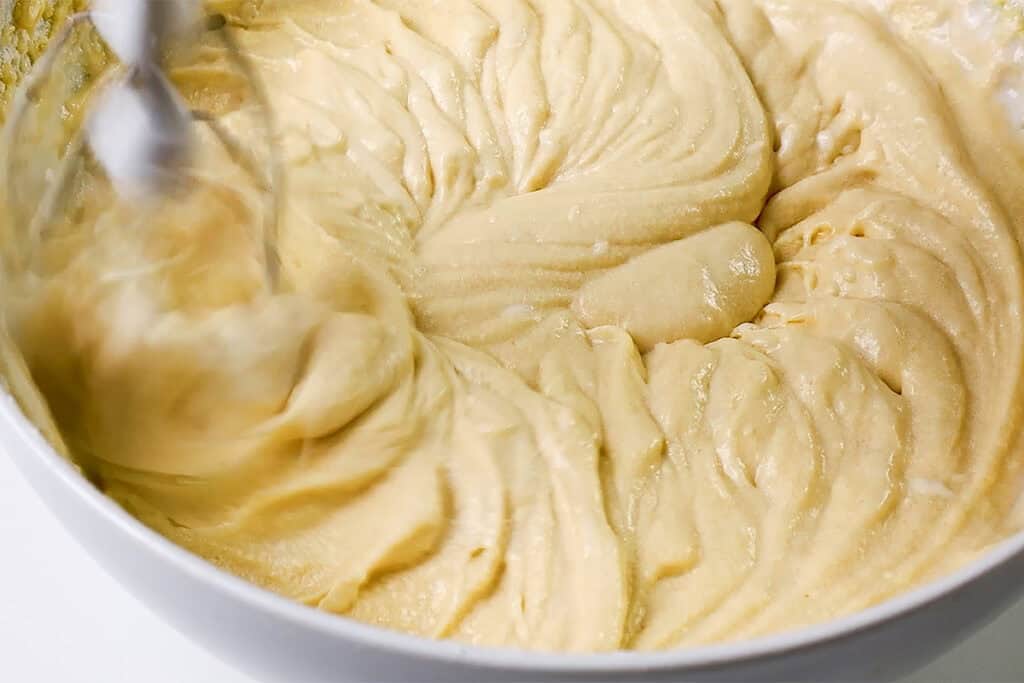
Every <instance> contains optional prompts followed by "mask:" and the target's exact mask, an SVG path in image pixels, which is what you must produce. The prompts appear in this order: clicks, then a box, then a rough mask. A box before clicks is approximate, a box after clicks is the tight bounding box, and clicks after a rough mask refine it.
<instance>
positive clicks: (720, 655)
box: [0, 390, 1024, 675]
mask: <svg viewBox="0 0 1024 683" xmlns="http://www.w3.org/2000/svg"><path fill="white" fill-rule="evenodd" d="M0 396H2V398H0V426H4V427H6V428H8V429H9V430H10V433H11V434H13V435H14V436H16V437H17V440H18V443H17V444H13V447H18V446H21V447H24V448H26V449H27V450H28V451H29V453H28V457H32V458H36V459H37V460H38V461H39V462H40V463H41V464H42V465H43V466H44V467H45V469H46V470H47V471H48V472H49V473H50V474H51V475H54V476H55V477H56V479H57V480H59V482H60V484H61V485H63V486H64V488H65V489H67V490H68V491H69V492H70V493H71V494H73V495H74V496H76V497H77V498H78V499H79V501H80V502H82V503H83V504H85V505H87V506H89V507H90V508H92V510H93V511H94V512H96V513H97V514H98V516H99V517H101V518H102V519H104V520H105V521H106V522H108V523H109V524H111V525H112V526H113V527H114V528H116V529H117V530H118V531H119V532H121V533H122V534H123V535H125V536H127V537H129V538H130V539H131V541H132V542H135V543H139V544H142V545H144V546H146V547H147V549H148V550H150V551H151V552H152V553H153V554H154V555H156V556H158V557H160V559H162V560H163V561H165V562H167V563H169V564H171V565H173V566H174V568H175V569H177V570H178V571H181V572H183V573H186V574H188V575H189V576H190V577H191V578H192V579H194V580H196V581H197V582H200V583H203V584H205V585H206V586H207V587H208V588H210V589H212V590H217V591H219V592H221V593H224V594H227V595H228V596H229V597H231V598H234V599H235V600H237V601H240V602H244V603H246V604H247V605H248V606H249V607H251V608H254V609H256V610H257V611H260V612H262V613H264V614H268V615H270V616H272V617H275V618H277V619H281V620H283V621H285V622H288V623H289V624H290V625H293V626H298V627H301V628H304V629H307V630H311V631H318V632H320V633H321V634H324V635H327V636H330V637H334V638H341V639H345V640H348V641H350V642H352V643H354V644H356V645H358V646H360V647H367V648H374V649H377V650H383V651H389V652H392V653H394V654H400V655H405V656H408V657H415V658H421V659H427V660H432V661H435V662H439V663H447V664H452V665H459V666H474V667H478V668H484V669H491V670H503V671H507V672H522V673H557V674H570V675H572V674H586V673H603V674H608V673H616V672H622V673H633V672H638V671H661V672H664V671H679V672H686V671H696V670H700V669H707V668H711V667H716V666H721V665H723V664H738V663H742V662H749V661H751V660H758V659H763V658H769V657H776V656H779V655H783V654H787V653H792V652H795V651H799V650H805V649H808V648H812V647H816V646H819V645H822V644H825V643H828V642H830V641H836V640H841V639H845V638H848V637H850V636H853V635H855V634H857V633H860V632H863V631H867V630H871V629H873V628H874V627H877V626H879V625H881V624H883V623H885V622H888V621H891V620H893V619H896V618H898V617H901V616H904V615H907V614H909V613H911V612H914V611H917V610H919V609H922V608H924V607H926V606H928V605H929V604H930V603H933V602H936V601H938V600H940V599H942V598H944V597H946V596H947V595H949V594H950V593H952V592H954V591H956V590H957V589H959V588H961V587H963V586H965V585H967V584H969V583H971V582H973V581H974V580H976V579H978V578H980V577H982V576H984V575H985V574H987V573H989V572H991V571H993V570H994V569H996V568H997V567H999V566H1000V565H1002V564H1003V563H1005V562H1007V561H1009V560H1011V559H1012V558H1013V557H1015V556H1017V555H1021V554H1024V531H1022V532H1019V533H1017V534H1015V535H1013V536H1011V537H1009V538H1008V539H1007V540H1005V541H1002V542H1000V543H999V544H996V545H993V546H992V547H991V548H990V549H989V550H988V551H986V552H984V554H983V555H981V556H979V557H978V558H977V559H975V560H973V561H971V562H969V563H968V564H967V565H965V566H964V567H962V568H960V569H958V570H956V571H955V572H953V573H951V574H949V575H947V576H944V577H942V578H939V579H937V580H935V581H932V582H930V583H927V584H925V585H923V586H919V587H917V588H914V589H912V590H910V591H908V592H905V593H902V594H900V595H898V596H896V597H894V598H892V599H890V600H887V601H885V602H883V603H881V604H879V605H876V606H873V607H870V608H868V609H866V610H863V611H861V612H857V613H854V614H851V615H848V616H845V617H841V618H839V619H834V620H832V621H828V622H825V623H822V624H816V625H812V626H805V627H802V628H798V629H794V630H790V631H785V632H781V633H778V634H773V635H768V636H762V637H758V638H753V639H749V640H743V641H736V642H727V643H721V644H712V645H703V646H692V647H684V648H679V649H675V650H664V651H656V652H649V651H620V652H610V653H594V654H574V653H565V654H562V653H547V652H536V651H530V650H521V649H512V648H495V647H484V646H476V645H469V644H464V643H459V642H457V641H452V640H433V639H429V638H426V637H420V636H414V635H410V634H405V633H401V632H398V631H392V630H389V629H385V628H382V627H378V626H372V625H369V624H364V623H361V622H358V621H355V620H353V619H351V618H349V617H346V616H343V615H337V614H331V613H328V612H324V611H322V610H318V609H316V608H314V607H309V606H307V605H303V604H301V603H298V602H295V601H293V600H290V599H288V598H286V597H284V596H281V595H278V594H276V593H273V592H271V591H269V590H266V589H264V588H260V587H259V586H257V585H255V584H252V583H249V582H248V581H245V580H244V579H242V578H240V577H237V576H235V575H233V574H231V573H229V572H227V571H226V570H223V569H220V568H219V567H217V566H216V565H214V564H212V563H210V562H208V561H207V560H205V559H203V558H201V557H199V556H198V555H194V554H193V553H191V552H189V551H188V550H185V549H184V548H182V547H180V546H178V545H176V544H175V543H173V542H172V541H170V540H169V539H167V538H165V537H163V536H161V535H160V534H159V533H157V532H156V531H153V530H152V529H150V528H149V527H147V526H145V525H144V524H143V523H142V522H140V521H139V520H137V519H135V518H134V517H132V516H131V515H130V514H129V513H128V512H126V511H125V510H124V509H123V508H121V506H119V505H118V504H117V503H116V502H115V501H113V500H112V499H110V498H108V497H107V496H106V495H104V494H103V493H102V492H100V491H99V490H98V489H97V488H96V487H95V486H93V485H92V484H91V483H90V482H89V481H88V480H87V479H86V478H85V477H84V476H82V475H81V473H80V472H79V471H78V469H76V468H75V467H74V466H73V465H72V464H71V462H69V461H68V460H67V459H66V458H64V457H63V456H61V455H60V454H59V453H58V452H57V451H56V449H54V448H53V447H52V445H51V444H50V443H49V442H48V441H47V440H46V439H45V438H44V437H43V436H42V434H41V433H40V431H39V430H38V428H37V427H36V426H35V424H34V423H32V422H31V421H30V420H29V419H28V418H27V417H26V416H25V414H24V412H23V411H22V410H21V407H20V405H19V404H18V403H17V401H16V400H15V399H14V398H13V397H12V396H11V395H10V394H9V393H8V392H7V391H6V390H2V391H0ZM2 448H3V447H2V446H0V449H2ZM8 457H12V456H10V455H8ZM15 464H16V465H17V464H18V463H17V462H15ZM19 469H22V468H20V467H19ZM30 483H32V482H31V481H30ZM33 488H35V487H34V486H33ZM37 495H39V494H38V491H37ZM40 498H42V499H43V502H44V503H46V505H47V507H50V505H49V502H48V501H46V500H45V496H40ZM76 540H77V539H76ZM86 552H88V549H87V548H86ZM126 590H128V589H127V588H126Z"/></svg>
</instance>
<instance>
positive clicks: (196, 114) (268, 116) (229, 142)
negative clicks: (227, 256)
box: [3, 0, 283, 289]
mask: <svg viewBox="0 0 1024 683" xmlns="http://www.w3.org/2000/svg"><path fill="white" fill-rule="evenodd" d="M83 24H89V25H91V27H92V28H93V29H94V30H95V31H96V32H97V34H98V35H99V37H100V38H101V39H102V40H103V41H104V43H105V44H106V45H107V47H108V48H109V49H110V51H111V52H112V53H113V54H114V56H116V57H117V60H118V61H119V63H120V64H119V66H118V67H117V68H116V69H114V70H113V71H112V72H110V73H108V74H107V75H106V76H105V77H104V78H103V79H102V80H101V81H100V83H98V84H97V86H96V88H95V90H96V91H97V94H96V95H94V96H93V97H94V99H93V100H92V101H91V102H90V104H89V111H88V114H87V116H86V121H85V125H84V126H83V127H82V128H81V129H80V130H79V131H78V132H77V133H76V134H75V135H74V136H73V137H72V140H71V142H70V144H69V145H68V147H67V150H66V152H65V153H64V155H63V157H62V158H61V160H60V163H59V165H58V167H57V169H56V172H55V173H53V174H52V176H48V179H47V182H46V187H45V190H44V193H43V196H42V199H41V200H40V201H39V202H38V207H37V209H36V210H35V212H34V214H33V215H32V218H31V220H30V221H28V225H27V226H25V227H24V228H23V231H21V232H20V235H21V238H22V239H26V240H28V249H29V250H34V249H35V247H36V245H38V243H39V241H40V240H41V239H43V238H44V237H45V235H46V231H47V228H48V226H49V225H50V224H51V223H52V221H53V220H54V218H55V217H56V216H57V215H58V213H59V211H60V210H61V207H62V205H63V204H64V203H65V202H66V201H67V195H68V189H69V187H70V185H71V184H72V181H73V180H74V177H75V175H76V174H77V173H78V171H79V168H80V161H81V159H82V158H83V156H84V155H85V154H87V153H88V154H91V155H92V157H93V158H94V159H95V160H96V161H97V162H98V164H99V166H100V167H101V168H102V169H103V171H104V172H105V174H106V176H107V177H108V179H109V180H110V182H111V183H112V185H113V187H114V189H115V190H116V191H117V193H118V194H119V195H120V196H121V197H122V198H123V199H125V200H126V201H132V202H146V201H149V200H152V199H155V198H160V197H164V196H167V195H168V194H169V193H170V192H172V191H173V190H174V189H175V188H178V187H180V186H181V184H182V180H183V178H184V176H185V171H186V168H187V166H188V164H189V162H190V160H191V158H192V154H193V152H194V145H195V134H196V131H195V130H194V126H196V125H205V126H208V127H209V129H210V130H211V131H212V132H213V134H214V136H215V137H216V139H217V140H218V141H219V142H220V144H221V145H223V147H224V149H225V150H226V151H227V153H228V155H229V157H230V158H231V159H232V160H233V161H234V162H235V163H237V164H238V165H239V166H241V167H242V168H243V169H244V170H245V172H246V173H247V174H249V176H250V177H251V178H252V179H253V180H254V181H255V182H256V184H257V186H258V187H260V188H261V189H262V190H263V191H264V193H265V197H266V198H267V202H268V206H267V210H266V211H265V212H264V221H263V225H262V258H263V260H264V265H265V270H266V278H267V282H268V286H269V287H270V288H271V289H273V288H275V287H276V285H277V276H278V269H279V262H278V256H277V250H276V242H277V224H278V220H279V214H280V203H281V202H280V194H281V188H282V186H283V170H282V166H281V163H280V158H279V153H278V151H277V148H276V145H275V142H274V139H273V138H274V135H273V133H274V121H273V115H272V112H271V108H270V105H269V102H268V99H267V96H266V93H265V91H264V89H263V86H262V84H261V83H260V80H259V78H258V76H257V75H256V73H255V71H254V69H253V68H252V65H251V63H250V62H249V60H248V59H247V58H246V57H245V55H244V54H243V53H242V51H241V50H240V49H239V47H238V45H237V44H236V42H235V40H234V38H233V37H232V34H231V30H230V28H229V27H228V26H227V22H226V20H225V19H224V17H223V16H221V15H212V16H206V15H204V14H203V11H202V6H201V2H200V0H93V2H92V3H91V6H90V9H89V10H88V11H85V12H82V13H79V14H75V15H72V16H71V17H69V18H68V20H67V21H66V23H65V24H64V26H63V27H62V28H61V30H60V32H59V34H58V35H56V36H55V37H54V39H53V40H52V41H51V44H50V45H49V46H48V48H47V50H46V52H45V53H44V55H43V56H42V57H41V58H40V59H39V60H38V61H37V62H36V64H35V65H34V66H33V68H32V70H31V71H30V73H29V74H28V76H27V77H26V78H25V81H24V83H23V84H22V86H21V88H20V89H19V91H18V93H17V94H16V95H15V98H14V100H13V102H12V104H11V109H10V112H9V116H8V118H7V121H6V124H5V128H4V134H3V135H4V137H3V142H4V149H5V150H10V149H11V146H12V145H14V144H16V143H17V142H18V140H19V139H20V138H21V134H22V132H23V126H24V124H25V121H26V118H27V117H28V116H29V115H30V112H31V110H32V107H33V105H35V104H37V103H38V101H39V98H40V94H41V91H42V89H43V87H44V85H45V84H46V83H47V81H48V79H49V78H50V77H51V76H52V74H53V71H54V66H55V64H56V63H57V60H58V57H59V55H60V54H61V51H62V50H63V49H64V48H65V47H66V45H67V44H68V42H69V40H70V38H71V37H72V35H73V32H74V31H75V30H76V28H77V27H79V26H81V25H83ZM204 30H205V31H213V32H215V33H216V34H217V35H218V36H219V38H220V40H221V42H222V44H223V45H224V47H225V48H226V50H227V54H228V55H229V57H230V59H231V61H232V62H233V64H234V66H235V68H237V69H238V71H239V72H240V73H241V74H242V75H243V76H244V77H245V78H246V80H247V82H248V84H249V88H250V90H251V93H252V95H253V98H254V101H255V103H256V105H257V107H258V110H259V115H260V116H261V117H262V119H263V125H264V127H265V131H266V133H267V136H268V143H269V149H270V154H269V157H270V158H269V162H267V163H260V162H259V161H257V160H256V159H255V157H254V156H253V155H252V154H250V152H249V151H248V150H247V149H246V147H245V146H243V145H242V144H241V143H240V142H239V141H238V140H236V139H235V138H233V137H232V136H231V135H230V134H229V133H228V132H227V131H226V130H225V129H224V128H223V127H222V126H221V125H220V124H219V122H218V121H217V119H216V118H214V117H213V116H210V115H209V114H207V113H205V112H202V111H194V110H190V109H189V108H188V106H187V104H186V103H185V101H184V99H183V98H182V96H181V95H180V93H178V91H177V90H176V89H175V87H174V86H173V85H172V84H171V82H170V81H169V80H168V78H167V75H166V73H165V69H164V67H165V55H166V53H167V50H168V49H169V47H170V46H171V45H172V44H173V43H175V42H180V41H187V40H189V39H190V37H191V38H195V37H196V36H197V35H198V33H199V32H200V31H204ZM7 157H8V158H7V168H6V176H7V183H8V195H7V196H8V201H12V200H13V199H14V198H16V197H17V193H18V190H17V188H16V187H15V184H14V180H15V178H16V175H17V174H18V173H19V172H20V169H18V168H15V167H13V164H14V163H15V162H14V161H13V159H12V155H11V154H8V155H7Z"/></svg>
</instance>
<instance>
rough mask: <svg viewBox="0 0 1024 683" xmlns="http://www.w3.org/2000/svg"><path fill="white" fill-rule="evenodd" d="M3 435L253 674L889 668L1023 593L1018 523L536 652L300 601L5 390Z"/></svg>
mask: <svg viewBox="0 0 1024 683" xmlns="http://www.w3.org/2000/svg"><path fill="white" fill-rule="evenodd" d="M0 444H2V445H3V449H4V450H5V451H6V452H7V453H8V454H9V455H10V457H11V458H13V460H14V462H15V464H16V465H17V466H18V468H19V469H20V470H21V471H22V472H23V473H24V475H25V477H26V478H27V479H28V481H29V482H30V483H31V484H32V486H33V487H34V488H35V490H36V491H37V492H38V494H39V495H40V496H41V497H42V499H43V501H44V502H45V503H46V504H47V505H48V506H49V507H50V509H51V510H52V511H53V512H54V513H55V514H56V515H57V517H58V518H59V519H60V520H61V521H62V522H63V524H64V525H65V526H66V527H67V528H68V530H69V531H70V532H71V534H72V535H73V536H74V537H75V538H77V539H78V541H79V543H81V545H82V547H83V548H85V550H86V551H87V552H88V553H89V554H91V555H92V556H93V557H94V558H95V559H96V560H97V561H98V562H99V563H100V564H101V565H102V566H103V567H105V568H106V570H107V571H108V572H109V573H110V574H111V575H112V576H114V577H115V578H116V579H117V580H119V581H120V582H121V583H122V584H123V585H124V586H125V588H127V589H128V590H129V591H131V592H132V593H133V594H134V595H135V596H136V597H138V598H139V599H140V600H142V601H143V602H144V603H146V604H147V605H149V606H150V607H151V608H152V609H153V610H154V611H156V612H157V613H158V614H160V615H161V616H162V617H164V618H165V619H166V620H167V621H168V622H169V623H170V624H172V625H173V626H174V627H176V628H177V629H178V630H179V631H181V632H182V633H183V634H185V635H186V636H188V637H189V638H191V639H192V640H194V641H195V642H196V643H198V644H199V645H201V646H203V647H205V648H207V649H209V650H210V651H211V652H213V653H214V654H216V655H219V656H220V657H221V658H222V659H224V660H226V661H228V662H230V663H232V664H234V665H235V666H237V667H238V668H239V669H241V670H243V671H245V672H247V673H250V674H252V675H253V676H254V677H255V678H256V679H257V680H260V681H275V682H278V681H279V682H280V683H371V682H372V683H429V682H437V683H499V682H508V683H561V682H563V681H614V682H615V683H655V682H656V681H674V682H676V683H683V682H697V681H700V682H704V681H793V682H796V681H814V682H815V683H820V682H822V681H886V680H892V679H894V678H896V677H898V676H900V675H903V674H905V673H909V672H911V671H913V670H915V669H917V668H919V667H921V666H923V665H924V664H926V663H927V662H929V661H931V660H932V659H934V658H935V657H936V656H938V655H939V654H941V653H942V652H943V651H945V650H947V649H948V648H950V647H951V646H952V645H954V644H956V643H957V642H959V641H960V640H962V639H964V638H966V637H967V636H968V635H970V634H971V633H973V632H974V631H976V630H977V629H978V628H980V627H981V626H982V625H984V624H985V623H987V622H988V621H990V620H992V619H993V618H995V617H996V616H997V615H998V614H999V613H1001V612H1002V611H1004V610H1005V609H1007V608H1008V607H1010V606H1011V605H1012V604H1013V603H1014V602H1015V601H1016V600H1017V599H1018V598H1019V597H1020V595H1021V594H1022V593H1024V534H1021V535H1018V536H1016V537H1014V538H1013V539H1011V540H1009V541H1007V542H1006V543H1004V544H1003V545H1001V546H1000V547H998V548H996V549H994V550H993V551H992V552H990V553H989V554H988V555H987V556H985V557H984V558H982V559H980V560H978V561H977V562H975V563H974V564H972V565H970V566H968V567H966V568H964V569H962V570H961V571H959V572H957V573H955V574H953V575H952V576H949V577H946V578H944V579H942V580H941V581H937V582H935V583H932V584H930V585H928V586H925V587H923V588H920V589H918V590H915V591H913V592H910V593H907V594H905V595H903V596H901V597H899V598H897V599H895V600H892V601H890V602H887V603H885V604H883V605H880V606H878V607H875V608H872V609H870V610H867V611H865V612H862V613H860V614H856V615H854V616H851V617H847V618H845V619H840V620H838V621H834V622H831V623H827V624H822V625H819V626H814V627H812V628H807V629H803V630H800V631H796V632H792V633H787V634H782V635H777V636H772V637H770V638H763V639H759V640H753V641H748V642H743V643H735V644H727V645H715V646H711V647H700V648H690V649H683V650H676V651H672V652H660V653H619V654H607V655H542V654H533V653H523V652H516V651H508V650H488V649H481V648H474V647H468V646H465V645H459V644H457V643H452V642H434V641H430V640H424V639H419V638H414V637H411V636H405V635H401V634H398V633H392V632H389V631H384V630H381V629H377V628H373V627H370V626H366V625H363V624H359V623H356V622H354V621H351V620H348V619H345V618H342V617H338V616H334V615H330V614H327V613H324V612H319V611H317V610H314V609H311V608H308V607H304V606H302V605H299V604H295V603H293V602H291V601H289V600H286V599H284V598H282V597H279V596H277V595H274V594H272V593H269V592H266V591H264V590H261V589H260V588H257V587H256V586H253V585H251V584H248V583H246V582H245V581H242V580H241V579H238V578H236V577H234V576H232V575H230V574H227V573H225V572H223V571H221V570H219V569H217V568H216V567H214V566H213V565H211V564H208V563H207V562H205V561H204V560H202V559H200V558H198V557H196V556H193V555H191V554H190V553H188V552H187V551H185V550H183V549H181V548H179V547H177V546H175V545H174V544H173V543H171V542H170V541H168V540H166V539H164V538H163V537H162V536H160V535H158V534H156V533H155V532H153V531H150V530H149V529H148V528H146V527H145V526H143V525H142V524H141V523H139V522H138V521H136V520H135V519H134V518H133V517H131V516H130V515H129V514H128V513H126V512H124V511H123V510H122V509H121V508H120V507H118V506H117V504H115V503H114V502H113V501H111V500H109V499H108V498H106V497H105V496H104V495H103V494H102V493H100V492H99V491H98V490H96V489H95V488H94V487H93V486H92V485H91V484H90V483H89V482H88V481H86V480H85V479H84V478H83V477H82V476H81V475H80V474H79V473H78V471H77V470H76V469H75V468H74V467H72V466H71V465H70V464H69V463H68V462H67V461H66V460H64V459H63V458H62V457H61V456H60V455H58V454H57V452H56V451H54V449H53V448H52V447H51V446H50V445H49V444H48V443H47V442H46V440H45V439H43V437H42V436H41V435H40V434H39V432H38V430H37V429H36V428H35V426H34V425H33V424H32V422H30V421H29V420H28V419H27V418H26V417H25V415H24V414H23V413H22V411H21V410H20V408H19V407H18V405H17V403H16V402H15V401H14V399H13V398H11V397H10V396H9V395H7V394H0Z"/></svg>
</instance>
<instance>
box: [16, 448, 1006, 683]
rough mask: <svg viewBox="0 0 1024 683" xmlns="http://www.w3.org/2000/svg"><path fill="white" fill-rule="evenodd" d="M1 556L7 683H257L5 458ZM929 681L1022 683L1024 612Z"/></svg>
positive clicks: (916, 682) (925, 675)
mask: <svg viewBox="0 0 1024 683" xmlns="http://www.w3.org/2000/svg"><path fill="white" fill-rule="evenodd" d="M0 548H3V549H4V550H3V552H2V553H0V587H2V588H0V681H10V682H11V683H51V682H53V683H141V682H145V683H258V682H257V681H253V680H252V679H250V678H248V677H246V676H243V675H241V674H239V673H236V672H234V671H233V670H232V669H230V668H229V667H227V666H226V665H224V664H222V663H220V662H219V661H217V660H216V659H214V658H213V657H212V656H210V655H208V654H207V653H206V652H204V651H203V650H201V649H199V648H198V647H196V646H195V645H192V644H191V643H190V642H189V641H188V640H186V639H185V638H184V637H183V636H181V635H179V634H178V633H177V632H176V631H174V630H172V629H171V628H170V627H168V626H165V625H164V624H163V623H161V622H160V620H159V619H157V618H156V617H154V616H153V615H151V614H150V613H149V612H148V611H147V610H146V608H145V607H143V606H142V605H141V604H140V603H139V602H137V601H136V600H135V599H134V598H133V597H131V596H130V595H129V594H128V593H126V592H125V591H123V590H122V589H121V587H120V586H119V585H118V584H116V583H115V582H114V581H113V580H112V579H110V578H109V577H107V576H106V574H104V573H103V571H102V570H101V569H100V568H99V567H98V566H97V565H95V564H94V563H93V562H92V560H90V559H89V558H88V557H87V556H86V555H85V554H84V552H83V551H82V550H81V549H79V547H78V546H77V545H76V544H75V542H74V541H73V540H72V539H71V538H70V537H69V536H68V535H67V533H65V531H64V530H63V528H61V527H60V525H59V524H58V523H57V521H56V520H55V519H54V518H53V517H52V516H51V515H50V513H49V512H48V511H47V510H46V508H45V507H44V506H43V505H42V503H41V502H39V501H38V500H37V499H36V497H35V494H34V493H33V492H32V491H31V489H30V488H29V486H28V484H27V483H25V481H24V480H23V479H22V478H21V475H20V474H19V473H18V472H17V471H16V470H15V469H14V465H13V463H11V462H10V461H9V460H8V459H7V457H6V456H4V455H2V454H0ZM1022 580H1024V577H1022ZM926 682H927V683H1016V682H1021V683H1024V605H1022V606H1020V607H1018V608H1016V609H1015V610H1013V611H1011V612H1010V613H1009V614H1007V615H1006V616H1004V617H1003V618H1002V619H1000V620H999V621H998V622H996V623H995V624H993V625H992V626H990V627H988V628H987V629H986V630H984V631H983V632H982V633H980V634H979V635H978V636H976V637H975V638H974V639H973V640H971V641H969V642H967V643H965V644H964V645H962V646H960V647H959V648H957V649H956V650H954V651H952V652H950V653H949V654H948V655H946V656H945V657H944V658H943V659H942V660H940V661H939V662H937V663H936V664H935V665H933V666H932V667H930V668H929V669H927V670H926V671H924V672H921V673H920V674H918V675H916V676H914V677H912V678H910V679H908V681H907V682H906V683H926ZM295 683H301V681H296V682H295ZM339 683H345V682H343V681H339Z"/></svg>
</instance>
